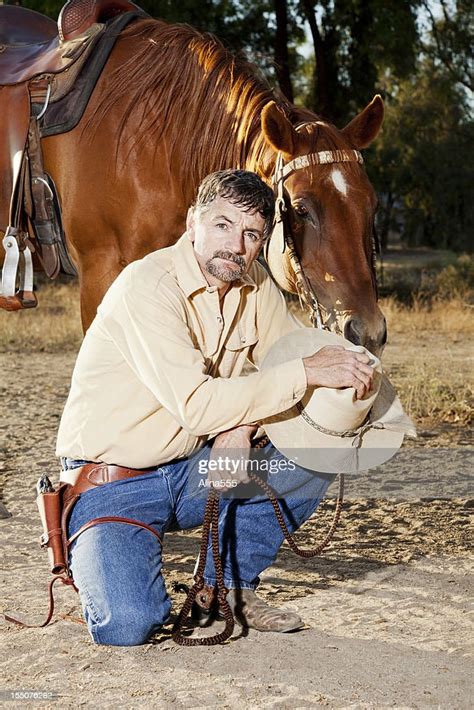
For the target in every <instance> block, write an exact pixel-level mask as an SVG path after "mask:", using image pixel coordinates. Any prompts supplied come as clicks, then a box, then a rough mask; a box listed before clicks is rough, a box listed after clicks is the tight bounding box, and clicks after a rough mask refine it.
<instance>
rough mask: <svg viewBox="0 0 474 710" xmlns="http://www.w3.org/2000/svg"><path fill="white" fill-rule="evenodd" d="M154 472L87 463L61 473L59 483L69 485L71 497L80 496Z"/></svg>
mask: <svg viewBox="0 0 474 710" xmlns="http://www.w3.org/2000/svg"><path fill="white" fill-rule="evenodd" d="M154 470H156V466H152V467H150V468H144V469H138V468H126V467H125V466H115V465H110V464H106V463H88V464H85V465H84V466H79V467H78V468H72V469H68V470H66V471H61V474H60V479H59V480H60V481H61V483H69V484H70V485H71V486H72V489H71V490H70V491H69V492H68V493H69V494H68V498H69V497H70V496H71V495H81V494H82V493H85V492H86V491H89V490H91V489H92V488H97V487H98V486H102V485H103V484H104V483H112V482H113V481H123V480H126V479H128V478H136V477H137V476H140V474H143V473H150V471H154Z"/></svg>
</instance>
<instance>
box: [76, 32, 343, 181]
mask: <svg viewBox="0 0 474 710" xmlns="http://www.w3.org/2000/svg"><path fill="white" fill-rule="evenodd" d="M118 42H119V43H120V44H121V46H122V47H124V46H125V43H128V44H129V45H130V51H129V52H128V56H129V58H128V59H127V60H126V61H125V62H124V63H122V64H121V65H120V66H118V67H116V68H115V69H114V70H113V71H112V72H110V73H109V74H108V75H107V76H106V77H105V78H104V81H105V84H104V91H103V96H102V97H101V98H100V100H99V102H98V104H97V105H96V106H95V109H94V110H93V112H92V113H91V114H90V115H89V117H88V120H87V122H86V123H85V126H84V132H83V135H86V133H88V134H89V135H90V134H91V133H93V130H91V129H94V128H97V126H98V125H100V121H101V120H102V119H103V118H104V117H105V116H106V115H107V113H108V112H109V110H110V109H111V108H112V107H113V106H114V105H115V104H116V103H118V102H120V103H122V102H123V101H124V97H126V102H125V108H124V110H123V114H122V116H121V121H120V125H119V126H118V136H117V154H116V157H117V158H118V151H119V148H120V146H123V140H122V141H121V138H122V136H123V135H124V134H125V128H126V127H127V126H128V125H130V126H132V127H133V129H134V132H133V133H132V132H131V131H130V130H128V131H126V133H127V141H128V142H129V143H128V149H129V150H130V151H131V150H133V149H135V148H139V147H140V145H141V144H144V143H146V144H147V145H149V144H150V141H152V142H153V144H154V146H155V148H157V147H158V145H159V142H160V138H166V148H167V151H168V154H169V155H170V156H172V158H173V159H174V162H175V170H176V171H177V173H178V174H179V175H180V176H181V178H182V180H183V181H184V182H185V183H186V184H188V185H189V184H192V185H194V186H196V185H198V184H199V182H200V180H202V178H203V177H204V176H205V175H207V174H209V173H210V172H213V171H214V170H218V169H221V168H224V167H232V168H244V167H249V168H250V169H256V168H257V166H260V165H261V164H262V163H263V161H264V156H265V152H266V151H267V150H268V148H267V145H266V143H265V141H264V138H263V135H262V133H261V123H260V118H261V112H262V109H263V107H264V106H265V105H266V104H267V103H268V102H269V101H272V100H273V101H276V103H277V104H278V106H279V108H280V109H281V110H282V111H283V112H284V114H285V115H286V116H287V117H288V118H289V120H290V121H291V123H292V124H293V125H297V124H298V123H301V122H305V121H310V122H314V121H316V120H317V119H318V118H319V117H318V116H317V115H316V114H314V113H313V112H311V111H309V110H308V109H305V108H299V107H296V106H294V105H293V104H290V103H289V102H288V101H287V99H286V98H285V97H284V96H283V95H282V94H281V93H280V92H279V91H277V90H274V89H272V88H271V87H270V85H269V84H268V82H267V81H266V79H265V78H264V77H263V75H262V74H261V73H260V70H259V69H258V68H257V67H256V66H255V65H254V64H252V63H251V62H249V61H248V60H247V59H246V58H245V57H244V56H243V55H242V54H234V53H233V52H231V51H230V50H228V49H227V48H226V47H225V46H224V45H223V44H222V43H221V42H220V41H219V40H218V39H217V38H216V37H214V36H213V35H212V34H209V33H202V32H199V31H198V30H196V29H194V28H193V27H190V26H189V25H182V24H174V25H171V24H168V23H166V22H162V21H160V20H154V19H144V20H138V21H137V22H136V23H133V24H131V25H130V26H129V27H127V28H126V29H125V30H124V31H123V32H122V33H121V34H120V37H119V40H118ZM132 119H133V123H132ZM321 126H324V128H322V127H319V128H318V145H319V146H320V149H329V150H330V149H333V148H337V147H341V145H340V142H341V137H340V133H339V131H338V130H337V129H336V128H335V127H334V126H331V125H330V124H327V123H322V124H321ZM305 130H309V131H310V132H311V131H312V130H314V129H312V128H308V129H305Z"/></svg>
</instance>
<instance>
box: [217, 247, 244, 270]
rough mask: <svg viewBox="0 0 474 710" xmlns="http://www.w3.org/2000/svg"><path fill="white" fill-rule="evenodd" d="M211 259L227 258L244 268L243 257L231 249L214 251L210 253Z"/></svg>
mask: <svg viewBox="0 0 474 710" xmlns="http://www.w3.org/2000/svg"><path fill="white" fill-rule="evenodd" d="M212 258H213V259H229V261H233V262H234V264H237V266H240V268H241V269H244V268H245V259H244V258H243V257H241V256H239V255H238V254H234V253H233V252H231V251H215V252H214V254H213V255H212Z"/></svg>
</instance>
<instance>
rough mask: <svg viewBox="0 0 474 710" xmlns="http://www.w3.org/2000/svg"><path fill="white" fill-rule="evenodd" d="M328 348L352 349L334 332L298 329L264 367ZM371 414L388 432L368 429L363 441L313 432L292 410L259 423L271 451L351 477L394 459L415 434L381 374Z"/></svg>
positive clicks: (271, 353) (278, 345)
mask: <svg viewBox="0 0 474 710" xmlns="http://www.w3.org/2000/svg"><path fill="white" fill-rule="evenodd" d="M326 345H342V346H343V347H348V348H353V347H354V346H353V345H352V343H349V341H347V340H345V339H344V338H342V337H341V336H339V335H337V334H335V333H331V332H328V331H321V330H316V329H314V328H301V329H300V330H297V331H295V332H294V333H289V334H287V335H285V336H283V338H280V340H278V341H277V343H275V344H274V345H273V346H272V348H271V349H270V351H269V352H268V353H267V356H266V357H265V359H264V361H263V363H262V368H263V369H266V368H269V367H272V366H275V365H277V364H280V363H282V362H285V361H287V360H291V359H294V358H295V357H308V356H309V355H312V354H313V353H315V352H316V351H317V350H320V349H321V348H322V347H325V346H326ZM367 352H368V351H367ZM368 354H369V355H371V353H368ZM372 357H373V356H372ZM313 391H314V390H313V388H308V390H307V391H306V394H305V395H304V397H303V399H302V400H301V402H300V405H301V406H302V407H304V408H306V407H307V405H308V403H309V402H310V400H311V396H312V393H313ZM372 411H373V413H374V414H375V416H376V419H375V420H374V423H376V425H377V426H380V427H382V426H384V427H391V428H370V429H368V430H367V431H365V432H364V433H363V436H361V437H356V436H354V437H340V436H334V435H331V434H325V433H323V432H321V431H319V430H316V429H315V428H313V426H312V425H311V424H310V423H308V421H306V420H305V419H304V418H303V417H302V416H301V414H300V412H299V411H298V409H297V407H296V406H294V407H292V408H291V409H288V410H286V411H285V412H281V413H280V414H277V415H275V416H273V417H270V418H268V419H265V420H263V421H262V422H261V423H262V426H263V427H264V429H265V432H266V433H267V435H268V437H269V439H270V440H271V442H272V443H273V445H274V446H275V448H277V449H278V450H279V451H280V452H281V453H282V454H284V456H286V458H288V459H292V460H294V461H295V462H296V463H297V464H298V465H299V466H302V467H303V468H307V469H310V470H312V471H320V472H322V473H345V474H351V473H352V474H355V473H359V472H361V471H365V470H368V469H370V468H374V467H376V466H380V465H381V464H383V463H384V462H385V461H388V460H389V459H390V458H392V457H393V456H394V455H395V454H396V453H397V451H398V450H399V448H400V446H401V445H402V442H403V438H404V434H405V433H409V431H410V429H413V425H412V422H411V421H410V420H409V418H408V417H407V416H406V415H405V413H404V412H403V409H402V406H401V403H400V400H399V399H398V397H397V395H396V393H395V390H394V389H393V387H392V386H391V384H390V383H389V381H388V379H387V377H386V376H385V375H383V376H382V384H381V387H380V390H379V394H378V395H377V398H376V400H375V402H374V405H373V410H372Z"/></svg>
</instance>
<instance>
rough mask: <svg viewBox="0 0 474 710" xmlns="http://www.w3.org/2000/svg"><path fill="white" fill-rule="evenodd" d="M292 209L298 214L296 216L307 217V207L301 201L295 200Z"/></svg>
mask: <svg viewBox="0 0 474 710" xmlns="http://www.w3.org/2000/svg"><path fill="white" fill-rule="evenodd" d="M293 209H294V211H295V212H296V214H297V215H298V217H307V216H308V214H309V212H308V210H307V208H306V207H305V206H304V205H303V204H302V203H301V202H297V203H296V204H295V205H293Z"/></svg>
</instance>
